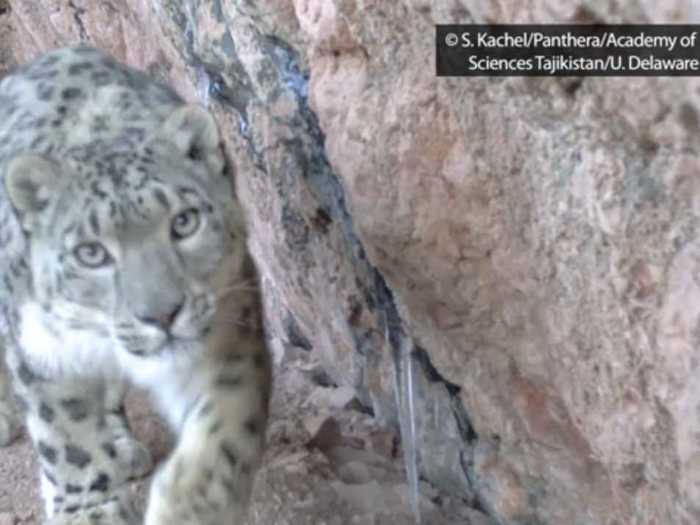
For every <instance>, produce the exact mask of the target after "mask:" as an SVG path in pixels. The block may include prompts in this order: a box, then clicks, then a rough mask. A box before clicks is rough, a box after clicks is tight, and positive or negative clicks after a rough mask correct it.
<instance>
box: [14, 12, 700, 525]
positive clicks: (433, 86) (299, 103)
mask: <svg viewBox="0 0 700 525" xmlns="http://www.w3.org/2000/svg"><path fill="white" fill-rule="evenodd" d="M9 4H10V7H11V12H10V14H9V15H8V16H9V17H10V20H11V24H12V28H13V34H12V38H10V39H8V40H7V42H8V43H9V46H8V48H9V49H10V50H11V51H12V53H13V56H14V57H15V58H16V60H17V61H19V62H21V61H24V60H26V59H27V58H29V57H31V56H33V55H34V54H36V53H38V52H40V51H41V50H44V49H47V48H49V47H54V46H57V45H63V44H67V43H73V42H77V41H79V40H83V41H89V42H92V43H95V44H97V45H99V46H100V47H104V48H106V49H108V50H110V51H111V52H113V53H114V54H116V55H117V56H119V57H120V58H122V59H124V60H127V61H129V62H130V63H132V64H134V65H136V66H140V67H143V68H145V69H148V70H149V71H151V72H152V73H153V74H154V75H156V76H160V77H161V78H163V79H167V80H168V81H170V82H172V83H173V84H174V85H175V86H176V87H177V89H178V90H179V91H180V92H181V93H182V94H183V96H186V97H188V98H189V99H191V100H199V101H200V102H202V103H204V104H207V105H208V106H209V107H210V109H211V110H212V111H213V112H214V114H215V115H216V117H217V120H218V122H219V123H220V126H221V128H222V131H223V134H224V136H225V138H226V146H227V149H228V152H229V154H230V157H231V162H232V166H233V168H234V171H235V173H236V177H237V186H238V191H239V194H240V196H241V198H242V200H243V201H244V203H245V205H246V212H247V214H248V217H249V222H250V225H251V248H252V250H253V252H254V254H255V257H256V260H257V261H258V264H259V266H260V269H261V271H262V274H263V281H264V286H265V291H266V301H267V303H266V308H267V312H268V318H269V327H270V336H271V339H272V342H273V345H272V346H273V349H274V351H275V353H276V356H277V362H278V365H279V367H280V368H279V369H278V372H280V373H278V377H279V382H278V385H280V386H278V391H277V393H276V396H277V397H276V402H277V403H278V405H277V408H276V409H275V408H273V410H278V411H277V417H278V420H277V422H276V423H273V426H272V428H271V450H270V452H269V454H268V456H269V461H268V462H267V463H266V465H265V467H264V469H263V472H262V474H261V476H260V480H259V484H260V486H261V487H264V489H261V490H260V491H259V492H256V506H255V508H254V514H253V518H254V519H259V520H261V521H259V523H286V522H289V523H305V521H304V520H309V521H306V522H308V523H353V522H357V523H371V522H372V521H366V520H368V519H370V518H369V517H368V516H369V515H370V514H369V513H372V512H374V514H373V515H372V516H373V517H372V518H371V519H374V520H375V521H374V522H376V523H384V522H385V521H383V520H388V519H391V520H392V521H396V520H399V522H400V518H398V517H393V516H394V514H393V513H394V511H395V510H396V509H402V510H403V512H405V514H401V515H402V516H405V517H406V519H407V520H410V519H411V504H412V503H411V498H408V497H407V494H409V495H410V494H411V492H412V490H411V489H410V485H411V483H409V484H406V482H405V479H406V473H405V469H404V468H403V458H404V457H415V459H416V461H415V465H416V466H417V471H416V473H415V475H413V476H411V475H409V476H408V478H409V482H411V480H412V482H413V484H414V485H415V484H416V483H417V478H418V477H420V478H421V479H422V481H420V486H419V488H420V494H421V496H420V502H421V505H423V507H421V510H424V511H425V512H426V513H430V512H435V513H436V516H438V517H436V518H435V519H436V520H439V519H440V517H439V516H443V515H444V516H448V517H449V520H450V522H451V523H455V522H459V523H461V522H465V521H466V522H468V520H469V519H472V521H473V522H474V523H481V522H480V521H479V520H482V522H483V520H487V519H490V520H492V521H493V522H495V523H502V524H508V525H511V524H513V525H525V524H527V525H535V524H536V525H539V524H542V525H559V524H564V523H566V524H569V523H571V524H576V525H578V524H579V523H581V524H583V523H586V524H588V523H594V524H606V525H622V524H628V523H629V524H635V525H636V524H640V525H641V524H645V525H646V524H650V525H651V524H654V523H658V524H661V523H663V524H666V523H669V524H670V523H673V524H683V525H685V524H688V525H690V524H695V523H697V522H698V521H700V507H699V506H698V504H697V501H698V496H699V495H700V492H699V491H700V468H698V462H699V461H700V459H699V458H700V445H698V442H697V439H696V436H697V432H698V430H700V428H698V427H699V426H700V423H699V421H700V420H699V419H698V417H697V414H698V406H699V403H700V387H698V386H697V381H694V378H695V376H696V375H697V367H698V362H700V361H699V360H698V345H697V341H696V339H697V330H696V326H697V324H698V319H699V316H700V311H699V310H698V307H697V305H698V304H700V302H699V301H698V297H699V296H700V288H699V287H698V283H697V282H696V281H697V279H696V278H695V275H696V273H697V266H698V264H697V261H698V250H699V248H698V228H697V226H698V213H699V210H700V208H698V197H697V196H698V192H699V191H700V187H699V186H698V182H697V181H698V167H699V166H700V159H699V158H698V153H697V151H698V129H699V128H700V125H699V124H698V117H697V111H698V104H699V103H700V101H699V99H698V87H700V85H699V84H698V81H697V80H695V79H678V78H635V79H631V78H626V79H616V78H585V79H554V78H530V79H527V78H505V79H489V78H479V79H468V80H467V79H437V78H435V76H434V74H433V71H434V64H433V61H434V47H433V46H434V42H433V38H434V28H433V24H435V23H437V22H477V23H484V22H493V21H499V22H561V23H590V22H609V23H621V22H694V21H697V19H698V17H699V16H700V9H698V8H697V6H695V4H694V3H692V2H683V1H681V0H673V1H670V2H663V3H657V4H658V5H656V4H654V5H652V3H649V2H643V3H628V2H616V1H610V2H595V1H584V0H567V1H564V2H552V1H550V0H539V1H535V2H474V1H469V0H462V1H447V0H445V1H435V2H425V1H420V0H410V1H409V0H405V1H395V2H373V1H355V2H351V1H345V0H294V1H291V0H288V1H284V2H280V1H276V0H256V1H249V2H224V1H217V0H207V1H205V0H201V1H174V0H172V1H169V0H155V1H153V2H140V1H137V0H120V1H113V2H109V3H103V2H100V3H96V2H95V3H93V2H87V1H84V0H83V1H81V0H71V1H70V2H66V1H59V0H52V1H43V0H42V1H38V0H15V1H11V2H10V3H9ZM1 5H2V3H1V2H0V6H1ZM290 352H291V353H292V354H294V356H293V358H292V357H290V356H289V353H290ZM307 354H308V355H307ZM288 359H292V360H293V361H294V362H296V361H297V360H298V359H301V360H302V361H301V362H302V364H299V365H298V366H297V365H295V366H294V367H292V368H291V369H290V368H285V367H286V366H287V365H286V364H285V363H286V362H287V360H288ZM306 359H308V362H305V361H304V360H306ZM304 363H305V364H304ZM297 376H298V378H299V381H301V379H300V378H301V377H302V376H303V377H304V378H305V380H308V384H306V386H302V383H299V382H296V379H294V377H297ZM285 381H290V382H288V383H286V382H285ZM310 385H311V386H310ZM313 385H316V386H313ZM286 388H289V390H285V389H286ZM307 388H308V389H311V390H308V391H307V390H306V389H307ZM350 395H352V396H353V397H352V398H349V397H348V396H350ZM310 398H313V399H314V400H315V403H320V406H324V405H323V404H324V403H332V402H333V403H337V406H335V405H334V406H333V407H328V406H326V408H324V409H323V410H321V409H318V407H317V405H314V404H309V401H308V400H309V399H310ZM348 399H350V401H348ZM294 400H296V401H294ZM346 403H349V405H348V404H346ZM310 406H314V407H316V408H314V409H313V410H311V409H309V407H310ZM280 407H284V410H283V411H281V412H280V411H279V409H280ZM317 409H318V410H317ZM305 410H310V411H309V412H306V411H305ZM290 418H291V419H290ZM294 418H298V419H294ZM293 423H294V424H293ZM285 429H287V430H285ZM399 429H401V431H402V432H401V433H402V434H403V436H402V438H401V439H398V435H399ZM286 432H288V433H289V436H288V437H286V438H284V439H283V437H282V436H285V435H286V434H285V433H286ZM355 432H358V433H359V434H356V433H355ZM151 434H152V432H150V431H146V435H147V436H149V435H151ZM397 439H398V441H397ZM285 440H288V441H285ZM309 443H312V445H309ZM397 443H398V444H397ZM16 446H21V445H16ZM9 450H12V449H9ZM380 451H381V452H380ZM387 451H388V452H387ZM0 454H4V456H3V458H5V457H9V456H7V454H8V453H7V452H4V451H3V452H0ZM375 454H376V455H378V456H379V458H382V461H380V462H379V464H380V465H381V469H380V470H376V468H375V466H376V465H375V460H376V461H379V460H378V459H377V458H376V457H375V456H374V455H375ZM13 457H15V456H13ZM3 461H5V460H3ZM9 461H11V460H10V459H8V460H7V461H6V463H4V464H3V465H7V464H9V463H7V462H9ZM413 464H414V462H413V461H407V462H406V465H408V467H409V468H408V471H409V474H410V471H411V466H412V465H413ZM0 468H5V467H4V466H2V467H0ZM392 476H395V477H392ZM349 480H350V481H352V482H350V481H349ZM18 483H19V481H18ZM12 486H13V487H14V486H15V485H14V483H13V484H12ZM32 486H33V485H32ZM13 490H14V488H13ZM270 493H271V494H273V495H274V496H269V494H270ZM377 494H381V498H380V499H381V501H382V502H384V501H386V502H387V506H389V507H390V508H391V509H394V510H391V511H388V510H387V511H386V512H389V515H391V516H392V518H387V517H386V516H385V515H384V514H382V512H384V510H382V509H378V508H376V507H375V505H379V504H378V503H377V502H378V501H379V500H378V499H372V497H373V496H374V495H377ZM266 495H267V496H266ZM3 497H5V496H4V495H2V494H0V516H2V511H4V510H5V508H4V507H2V506H1V505H3V504H4V500H3V499H2V498H3ZM260 498H262V500H265V498H267V503H266V504H267V505H268V506H267V507H261V506H260V505H262V503H261V501H262V500H261V499H260ZM305 502H312V503H308V504H307V503H305ZM305 505H308V506H305ZM431 505H433V506H432V507H431ZM470 509H471V510H470ZM473 509H479V511H483V512H484V513H486V514H488V515H489V516H491V518H485V517H484V516H483V514H474V513H475V512H478V511H476V510H473ZM18 510H19V511H21V512H29V511H24V510H21V509H18ZM312 512H318V514H316V517H317V519H316V520H315V521H314V520H313V519H312V518H311V517H310V516H312V515H313V514H312ZM469 513H472V514H471V515H470V514H469ZM470 516H471V517H470ZM292 517H293V519H292ZM266 520H267V521H266ZM285 520H291V521H285ZM294 520H297V521H294ZM353 520H354V521H353ZM357 520H359V521H357ZM363 520H364V521H363ZM460 520H462V521H460ZM436 522H439V521H436ZM431 523H432V522H431Z"/></svg>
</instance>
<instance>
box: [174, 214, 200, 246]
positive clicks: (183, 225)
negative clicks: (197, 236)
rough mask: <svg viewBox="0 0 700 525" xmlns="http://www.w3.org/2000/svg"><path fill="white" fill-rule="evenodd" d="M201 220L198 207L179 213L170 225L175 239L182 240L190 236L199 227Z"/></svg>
mask: <svg viewBox="0 0 700 525" xmlns="http://www.w3.org/2000/svg"><path fill="white" fill-rule="evenodd" d="M200 222H201V220H200V217H199V210H197V209H196V208H189V209H187V210H185V211H183V212H180V213H178V214H177V215H176V216H175V218H174V219H173V222H172V225H171V227H170V231H171V235H172V236H173V239H176V240H181V239H185V238H186V237H190V236H191V235H193V234H194V233H195V232H196V231H197V230H198V229H199V225H200Z"/></svg>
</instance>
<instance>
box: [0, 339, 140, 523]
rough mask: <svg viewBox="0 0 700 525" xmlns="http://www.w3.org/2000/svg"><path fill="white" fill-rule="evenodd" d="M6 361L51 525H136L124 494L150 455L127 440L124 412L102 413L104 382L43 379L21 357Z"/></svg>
mask: <svg viewBox="0 0 700 525" xmlns="http://www.w3.org/2000/svg"><path fill="white" fill-rule="evenodd" d="M8 362H9V364H10V369H11V371H12V373H13V375H14V378H15V385H16V390H17V393H18V396H19V398H20V399H21V404H22V405H23V406H24V408H25V410H26V424H27V429H28V430H29V434H30V436H31V438H32V441H33V443H34V447H35V448H36V450H37V452H38V454H39V465H40V473H41V485H42V496H43V499H44V506H45V511H46V517H47V518H48V519H49V521H48V523H50V524H51V525H59V524H60V525H67V524H76V525H77V524H83V523H84V524H97V523H114V524H120V525H121V524H131V523H137V520H136V518H135V516H134V514H133V512H132V510H131V508H130V505H128V503H126V502H125V501H124V500H123V499H122V496H121V489H123V488H124V485H125V483H126V481H127V480H128V479H129V478H130V477H132V476H133V475H134V473H142V472H143V470H144V469H143V462H148V464H149V465H150V461H151V460H150V455H149V453H148V451H147V450H145V448H144V447H143V446H142V445H140V444H139V443H137V442H136V441H134V439H133V438H132V437H131V436H130V434H129V432H128V428H127V425H126V421H125V418H124V415H123V413H120V412H115V411H110V410H106V407H105V401H106V398H107V397H108V396H107V391H106V388H105V384H104V382H103V381H102V380H100V379H99V378H94V377H81V376H70V377H68V376H62V377H47V376H45V375H42V374H41V373H39V372H38V371H37V370H36V369H33V368H32V367H31V366H30V364H29V363H28V362H27V361H26V360H24V359H23V358H22V356H21V355H19V353H11V354H10V359H9V360H8Z"/></svg>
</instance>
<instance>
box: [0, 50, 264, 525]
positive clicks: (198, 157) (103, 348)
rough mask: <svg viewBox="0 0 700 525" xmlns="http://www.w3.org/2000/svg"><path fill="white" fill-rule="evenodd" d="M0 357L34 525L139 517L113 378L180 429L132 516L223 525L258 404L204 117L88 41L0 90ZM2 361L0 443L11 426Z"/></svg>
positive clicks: (237, 235) (250, 336) (213, 133)
mask: <svg viewBox="0 0 700 525" xmlns="http://www.w3.org/2000/svg"><path fill="white" fill-rule="evenodd" d="M0 179H1V180H2V184H0V337H1V338H0V346H2V347H4V349H5V354H6V361H7V365H8V369H9V371H10V375H11V376H12V377H13V378H14V381H13V383H14V385H15V391H16V394H17V395H16V399H17V400H18V402H19V405H20V407H19V408H21V409H22V411H23V412H24V414H25V419H26V423H27V427H28V429H29V433H30V435H31V438H32V440H33V442H34V445H35V448H36V451H37V454H38V456H39V463H40V469H41V480H42V494H43V498H44V503H45V510H46V515H47V520H49V523H51V524H55V525H59V524H69V523H71V524H78V523H80V524H83V523H90V524H97V523H110V524H120V523H122V524H123V523H130V524H131V523H141V518H140V517H139V516H137V515H136V514H135V513H134V511H133V509H132V508H131V505H130V502H129V501H127V499H126V498H125V491H123V490H122V489H123V488H124V485H125V483H126V481H127V480H128V479H129V478H131V477H134V476H140V475H143V474H144V473H146V472H147V471H148V470H149V469H150V468H151V459H150V456H149V454H148V451H147V450H146V449H145V448H144V447H143V446H142V445H141V444H140V443H138V442H137V441H135V440H134V439H133V437H132V436H131V434H130V433H129V429H128V426H127V422H126V419H125V417H124V411H123V407H122V398H123V391H124V385H125V383H127V382H135V383H138V384H140V385H142V386H144V387H145V388H147V389H149V390H150V391H151V393H152V394H153V398H154V400H155V403H156V405H157V406H158V407H159V408H160V410H161V411H162V412H163V414H164V415H165V416H166V418H167V419H168V421H169V422H170V424H171V425H172V427H173V429H174V431H175V432H176V433H177V434H178V443H177V446H176V448H175V450H174V452H173V454H172V456H171V457H170V458H169V459H168V460H167V461H166V462H165V464H164V465H162V466H161V467H160V469H159V470H158V472H157V473H156V476H155V477H154V481H153V483H152V487H151V493H150V497H149V502H148V507H147V511H146V516H145V518H144V520H145V521H144V523H146V525H174V524H180V525H186V524H217V525H223V524H229V523H239V522H240V521H241V520H242V519H243V516H244V514H245V512H244V511H245V508H246V504H247V500H248V497H249V493H250V489H251V484H252V476H253V475H254V472H255V469H256V466H257V463H258V461H259V457H260V454H261V452H262V446H263V441H264V439H263V434H264V431H265V425H266V420H267V403H268V396H269V381H270V375H269V366H268V359H267V353H266V350H265V345H264V335H263V331H262V321H261V305H260V299H259V294H258V285H257V276H256V272H255V268H254V266H253V264H252V263H251V259H250V256H249V254H248V252H247V249H246V241H245V230H244V226H243V222H242V218H241V217H242V214H241V213H240V211H239V205H238V202H237V201H236V199H235V196H234V194H233V190H232V187H231V181H230V178H229V177H228V176H227V173H226V170H225V163H224V158H223V155H222V151H221V148H220V144H219V136H218V132H217V129H216V126H215V124H214V121H213V120H212V118H211V117H210V116H209V115H208V114H207V113H206V112H205V111H204V110H202V109H201V108H198V107H195V106H189V105H186V104H184V103H183V101H182V100H181V99H180V98H179V97H178V96H177V95H176V94H175V93H174V92H173V91H172V90H171V89H170V88H168V87H167V86H164V85H161V84H159V83H157V82H155V81H153V80H151V79H149V78H148V77H146V76H145V75H144V74H142V73H140V72H138V71H135V70H132V69H130V68H128V67H126V66H124V65H122V64H119V63H118V62H116V61H115V60H113V59H112V58H111V57H109V56H108V55H106V54H104V53H102V52H100V51H97V50H95V49H92V48H88V47H77V48H69V49H61V50H57V51H53V52H50V53H48V54H46V55H44V56H43V57H40V58H39V59H37V60H35V61H34V62H32V63H31V64H29V65H27V66H26V67H24V68H22V69H20V70H18V71H16V72H15V73H14V74H12V75H10V76H8V77H6V78H4V79H3V80H2V81H0ZM8 382H9V379H8V374H7V371H6V370H5V371H3V370H0V444H2V443H7V442H9V441H10V440H11V439H12V436H13V435H14V434H15V433H16V429H17V426H18V419H17V415H16V410H15V409H14V408H13V407H12V396H10V395H9V393H8V392H9V389H8Z"/></svg>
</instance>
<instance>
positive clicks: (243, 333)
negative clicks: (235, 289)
mask: <svg viewBox="0 0 700 525" xmlns="http://www.w3.org/2000/svg"><path fill="white" fill-rule="evenodd" d="M248 299H249V300H250V302H249V303H248V304H246V303H245V302H243V301H241V303H242V304H241V303H239V304H237V305H236V306H234V307H232V308H230V309H226V308H224V309H222V312H220V315H219V319H217V320H216V321H215V323H214V325H213V327H212V331H211V333H210V336H209V337H208V338H207V340H206V341H205V343H204V344H205V348H204V354H203V355H202V356H200V358H199V359H198V362H197V363H196V365H195V366H193V367H188V368H180V370H178V371H176V370H174V371H173V380H174V381H176V382H179V383H180V384H182V385H184V387H183V388H177V389H172V390H171V391H170V392H169V393H168V394H167V395H168V396H169V399H167V400H161V406H163V405H167V406H169V407H180V409H181V410H182V413H183V415H182V416H181V420H182V423H181V425H180V430H179V440H178V443H177V446H176V448H175V451H174V452H173V454H172V455H171V457H170V458H169V459H168V460H167V462H166V463H165V464H164V465H163V466H162V467H161V468H160V470H159V471H158V473H157V474H156V476H155V477H154V480H153V484H152V486H151V492H150V498H149V502H148V508H147V511H146V520H145V524H146V525H223V524H226V525H234V524H239V523H243V522H244V520H245V518H246V515H247V511H248V502H249V499H250V493H251V489H252V486H253V480H254V476H255V473H256V471H257V468H258V466H259V463H260V460H261V456H262V453H263V450H264V434H265V428H266V425H267V417H268V402H269V396H270V386H271V385H270V381H271V378H270V366H269V358H268V353H267V349H266V345H265V338H264V334H263V331H262V321H261V311H260V305H259V303H258V298H257V296H254V297H249V298H248ZM226 312H228V313H226ZM226 316H231V317H232V318H228V319H226ZM234 319H235V320H234ZM178 373H179V374H180V377H177V374H178ZM185 375H186V376H185ZM162 393H163V391H161V394H162ZM164 401H165V402H164Z"/></svg>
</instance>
